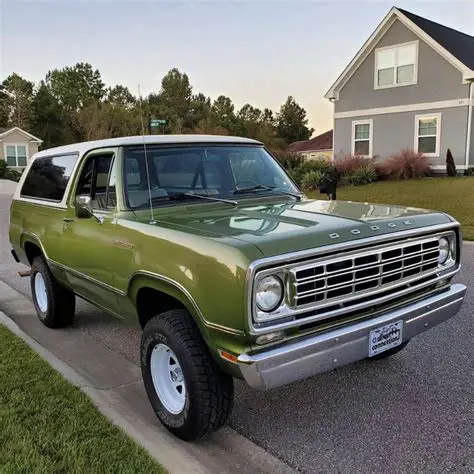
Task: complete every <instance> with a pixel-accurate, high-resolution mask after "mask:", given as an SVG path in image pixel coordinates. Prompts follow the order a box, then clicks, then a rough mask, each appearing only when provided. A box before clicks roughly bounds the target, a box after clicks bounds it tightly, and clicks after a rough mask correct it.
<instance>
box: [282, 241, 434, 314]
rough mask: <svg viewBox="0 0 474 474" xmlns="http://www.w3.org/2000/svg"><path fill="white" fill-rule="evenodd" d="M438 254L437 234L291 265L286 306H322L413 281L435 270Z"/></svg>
mask: <svg viewBox="0 0 474 474" xmlns="http://www.w3.org/2000/svg"><path fill="white" fill-rule="evenodd" d="M438 256H439V240H438V238H427V239H423V240H418V241H410V242H406V243H399V244H397V245H392V246H389V247H388V246H385V247H382V248H378V249H373V250H366V251H361V252H357V253H351V254H348V255H345V256H343V257H334V258H331V259H324V260H320V261H316V262H313V263H311V264H305V265H302V266H298V267H295V268H293V269H292V270H291V272H290V274H291V276H290V295H291V296H290V300H291V303H290V306H291V307H293V308H295V309H303V308H305V307H311V308H314V309H316V308H322V307H326V306H331V305H334V304H338V303H340V302H347V301H351V300H355V299H358V298H362V297H367V296H369V295H370V294H373V293H379V292H381V291H384V290H386V289H389V288H392V287H396V286H399V285H404V284H406V283H408V282H411V281H416V280H418V279H420V278H423V277H425V276H426V275H430V274H433V273H436V271H437V269H438Z"/></svg>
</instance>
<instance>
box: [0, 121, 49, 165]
mask: <svg viewBox="0 0 474 474" xmlns="http://www.w3.org/2000/svg"><path fill="white" fill-rule="evenodd" d="M41 143H42V140H40V139H39V138H37V137H35V136H34V135H32V134H31V133H28V132H26V131H25V130H22V129H21V128H18V127H12V128H0V160H5V161H6V162H7V166H9V167H11V168H16V169H19V170H22V169H23V168H25V166H26V165H27V163H28V160H29V159H30V157H31V156H32V155H33V154H34V153H36V152H37V151H38V147H39V146H40V145H41Z"/></svg>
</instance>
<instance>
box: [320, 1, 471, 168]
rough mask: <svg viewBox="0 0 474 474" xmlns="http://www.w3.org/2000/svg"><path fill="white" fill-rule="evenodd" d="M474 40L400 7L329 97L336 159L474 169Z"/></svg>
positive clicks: (359, 54)
mask: <svg viewBox="0 0 474 474" xmlns="http://www.w3.org/2000/svg"><path fill="white" fill-rule="evenodd" d="M473 94H474V37H473V36H470V35H467V34H464V33H461V32H459V31H456V30H453V29H451V28H448V27H446V26H443V25H440V24H438V23H434V22H432V21H430V20H427V19H425V18H422V17H420V16H417V15H414V14H413V13H410V12H407V11H405V10H402V9H400V8H395V7H393V8H392V9H391V10H390V11H389V13H388V14H387V16H386V17H385V18H384V19H383V20H382V22H381V23H380V25H379V26H378V27H377V29H376V30H375V31H374V33H373V34H372V36H371V37H370V38H369V39H368V40H367V41H366V43H365V44H364V45H363V47H362V49H361V50H360V51H359V52H358V53H357V55H356V56H355V57H354V58H353V60H352V61H351V62H350V64H349V65H348V66H347V67H346V69H345V70H344V71H343V72H342V74H341V75H340V76H339V78H338V79H337V80H336V82H335V83H334V84H333V85H332V87H331V88H330V89H329V91H328V92H327V93H326V95H325V97H326V98H327V99H329V100H331V101H332V102H333V103H334V155H335V156H336V157H337V156H339V155H341V156H342V155H344V154H357V155H363V156H367V157H373V156H378V157H380V159H384V158H387V157H389V156H390V155H392V154H394V153H397V152H399V151H400V150H401V149H403V148H410V149H414V150H415V151H417V152H422V153H423V154H425V155H426V156H427V157H429V159H430V163H431V164H432V167H433V169H439V170H445V169H446V152H447V150H448V148H449V149H450V150H451V153H452V154H453V157H454V160H455V163H456V166H457V169H458V170H464V169H467V168H468V167H474V124H473V122H474V120H473V101H474V99H473Z"/></svg>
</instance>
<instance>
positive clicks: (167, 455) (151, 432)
mask: <svg viewBox="0 0 474 474" xmlns="http://www.w3.org/2000/svg"><path fill="white" fill-rule="evenodd" d="M6 292H9V293H10V294H11V296H12V297H15V299H16V301H17V302H18V300H23V303H29V304H30V305H31V306H32V304H31V302H30V301H29V300H28V299H27V298H25V297H24V296H23V295H20V294H19V293H18V292H17V291H16V290H14V289H13V288H11V287H10V286H9V285H6V284H5V283H4V282H0V296H1V294H2V293H6ZM15 294H16V295H15ZM22 312H23V313H24V310H23V311H22ZM0 324H3V325H4V326H6V327H7V328H8V329H9V330H10V331H11V332H13V333H14V334H15V335H16V336H18V337H19V338H21V339H22V340H23V341H24V342H26V343H27V344H28V346H30V347H31V348H32V349H33V350H34V351H35V352H36V353H37V354H38V355H39V356H40V357H42V358H43V359H44V360H45V361H47V362H48V363H49V364H50V365H51V367H53V369H55V370H56V371H58V372H59V373H60V374H61V375H62V376H63V377H64V378H65V379H66V380H68V381H69V382H70V383H72V384H73V385H75V386H76V387H78V388H79V389H80V390H82V391H83V392H84V393H85V394H86V395H87V396H88V397H89V398H90V399H91V401H92V403H93V404H94V405H95V407H96V408H97V409H98V411H99V412H100V413H102V414H103V415H104V416H106V417H107V418H108V419H109V421H110V422H111V423H113V424H114V425H116V426H118V427H120V428H121V429H122V430H123V431H124V432H125V433H126V434H127V435H128V436H130V437H131V438H132V439H134V440H135V442H136V443H137V444H139V445H140V446H142V447H143V448H144V449H146V450H147V451H148V452H149V454H150V455H151V456H152V457H153V458H154V459H156V460H157V461H158V462H159V463H160V464H161V465H162V466H163V467H164V468H165V469H167V470H168V471H169V472H171V473H183V472H186V473H187V472H189V473H214V472H219V473H248V472H262V473H265V472H268V473H272V474H277V473H291V472H295V471H294V470H293V469H291V468H290V467H289V466H288V465H287V464H285V463H284V462H283V461H280V460H279V459H277V458H275V457H274V456H273V455H271V454H270V453H268V452H267V451H265V450H264V449H263V448H261V447H259V446H257V445H255V444H254V443H253V442H251V441H250V440H248V439H247V438H245V437H244V436H242V435H240V434H239V433H237V432H236V431H234V430H233V429H231V428H229V427H225V428H222V429H221V430H219V431H218V432H216V433H215V434H213V435H211V436H209V437H208V438H205V439H203V440H199V441H196V442H194V443H186V442H184V441H181V440H180V439H178V438H176V437H174V436H173V435H171V434H170V433H169V432H168V431H167V430H166V429H165V428H164V427H162V426H161V424H160V423H159V421H158V420H157V419H156V421H155V419H154V418H153V419H152V420H150V419H143V418H142V417H140V416H137V412H136V411H134V406H133V404H130V403H127V400H124V399H123V398H122V397H121V395H120V393H119V392H117V391H116V390H114V388H110V389H107V388H106V389H104V388H96V387H94V386H93V382H91V381H90V380H88V379H87V377H84V376H83V375H81V374H80V373H78V372H77V371H76V370H75V369H74V368H73V367H72V366H71V365H70V364H69V363H67V362H65V361H64V360H62V359H61V358H60V357H58V356H56V355H55V354H54V353H53V352H51V351H50V350H49V349H48V348H46V347H45V346H44V345H42V344H41V343H40V342H38V341H37V340H36V339H34V338H33V337H31V336H29V335H28V334H27V333H26V332H25V331H24V330H23V329H21V328H20V326H19V325H18V324H17V323H16V322H15V321H14V320H13V319H12V318H10V317H9V316H8V315H7V314H5V313H4V312H2V311H0ZM133 383H138V382H137V381H135V382H131V384H133ZM140 385H141V384H140ZM153 416H154V413H153V415H151V418H152V417H153Z"/></svg>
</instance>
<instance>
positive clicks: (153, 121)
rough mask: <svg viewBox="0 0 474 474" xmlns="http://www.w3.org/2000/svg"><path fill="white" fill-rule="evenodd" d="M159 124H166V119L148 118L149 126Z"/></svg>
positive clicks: (157, 125)
mask: <svg viewBox="0 0 474 474" xmlns="http://www.w3.org/2000/svg"><path fill="white" fill-rule="evenodd" d="M160 125H166V120H163V119H154V118H153V119H151V120H150V127H159V126H160Z"/></svg>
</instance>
